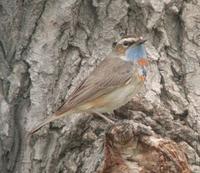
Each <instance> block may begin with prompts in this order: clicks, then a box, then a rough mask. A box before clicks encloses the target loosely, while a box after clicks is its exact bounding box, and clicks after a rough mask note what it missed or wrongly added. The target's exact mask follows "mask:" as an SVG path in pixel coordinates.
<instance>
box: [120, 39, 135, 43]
mask: <svg viewBox="0 0 200 173" xmlns="http://www.w3.org/2000/svg"><path fill="white" fill-rule="evenodd" d="M125 41H127V42H135V41H136V39H135V38H124V39H122V40H120V41H119V42H118V44H122V43H123V42H125Z"/></svg>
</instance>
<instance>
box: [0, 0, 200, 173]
mask: <svg viewBox="0 0 200 173" xmlns="http://www.w3.org/2000/svg"><path fill="white" fill-rule="evenodd" d="M124 31H127V32H128V33H131V34H135V35H138V36H144V37H147V38H148V41H147V42H146V49H147V52H148V56H149V59H151V60H150V65H149V69H148V76H147V82H146V85H145V88H146V89H145V91H141V93H140V94H138V95H137V96H136V97H134V98H133V99H132V101H131V102H129V103H128V104H127V105H125V106H123V107H122V108H120V109H118V110H116V111H115V115H114V116H115V118H116V119H118V121H119V122H118V123H116V125H114V126H110V125H109V124H108V123H106V122H105V121H104V120H102V119H101V118H98V117H96V116H92V115H89V114H78V115H72V116H70V117H66V118H63V119H61V120H57V121H55V122H53V123H51V124H50V125H47V126H45V127H44V128H42V129H41V130H40V131H39V132H37V133H36V134H34V135H33V136H31V137H30V136H28V135H27V133H28V131H30V129H31V128H32V127H33V126H35V125H36V124H38V123H39V122H40V121H41V120H42V119H44V118H45V117H47V116H50V115H51V113H52V112H54V111H55V110H56V109H57V108H58V107H59V106H60V105H61V104H62V103H63V102H64V100H65V99H66V98H67V97H68V95H69V94H70V93H71V92H72V91H73V89H74V88H75V87H76V86H77V84H78V83H80V82H81V80H82V79H84V78H85V77H86V76H87V75H88V74H89V73H90V72H91V70H92V69H93V68H95V67H96V65H97V64H98V63H99V62H100V61H101V60H102V59H103V58H105V57H106V55H107V54H108V53H109V52H110V51H111V49H112V43H113V41H115V40H116V39H117V38H118V37H119V33H121V32H124ZM11 172H12V173H95V172H98V173H154V172H155V173H179V172H181V173H189V172H193V173H199V172H200V0H0V173H11Z"/></svg>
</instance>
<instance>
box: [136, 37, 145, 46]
mask: <svg viewBox="0 0 200 173" xmlns="http://www.w3.org/2000/svg"><path fill="white" fill-rule="evenodd" d="M146 41H147V39H145V38H143V37H140V38H139V40H138V41H137V44H143V43H144V42H146Z"/></svg>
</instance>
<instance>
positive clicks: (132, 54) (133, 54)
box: [126, 44, 147, 62]
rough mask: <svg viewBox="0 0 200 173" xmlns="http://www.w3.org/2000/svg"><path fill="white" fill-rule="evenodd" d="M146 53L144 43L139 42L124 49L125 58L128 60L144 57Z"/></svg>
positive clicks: (135, 60) (134, 60)
mask: <svg viewBox="0 0 200 173" xmlns="http://www.w3.org/2000/svg"><path fill="white" fill-rule="evenodd" d="M146 57H147V54H146V51H145V47H144V44H139V45H138V46H135V47H129V48H128V49H127V50H126V58H127V60H128V61H133V62H137V61H138V60H139V59H140V58H146Z"/></svg>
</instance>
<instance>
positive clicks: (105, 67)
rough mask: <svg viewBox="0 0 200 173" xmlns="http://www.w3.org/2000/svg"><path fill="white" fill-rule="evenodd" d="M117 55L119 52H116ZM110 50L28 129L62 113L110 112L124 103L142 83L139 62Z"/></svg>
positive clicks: (53, 118)
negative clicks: (48, 113) (61, 101)
mask: <svg viewBox="0 0 200 173" xmlns="http://www.w3.org/2000/svg"><path fill="white" fill-rule="evenodd" d="M120 56H121V55H120ZM120 56H119V54H118V53H117V52H116V51H114V52H112V53H111V54H110V55H109V57H107V58H105V59H104V60H103V61H102V62H101V63H100V64H99V65H98V66H97V68H96V69H95V70H94V71H93V72H92V73H91V74H90V75H89V76H88V77H87V78H86V79H85V80H83V81H82V82H81V83H80V84H79V85H78V86H77V87H76V89H75V90H74V91H73V92H72V94H71V95H70V96H69V97H68V99H67V100H66V102H65V103H64V104H63V105H62V106H61V107H60V108H59V109H58V110H57V111H56V112H55V113H54V114H53V115H52V116H50V117H48V118H47V119H45V120H44V121H43V122H42V123H40V124H39V125H38V126H37V127H35V128H33V129H32V130H31V132H30V133H34V132H36V131H37V130H39V129H40V128H41V127H42V126H44V125H45V124H47V123H49V122H51V121H54V120H56V119H58V118H61V117H63V116H65V115H70V114H72V113H79V112H100V113H103V112H111V111H113V110H114V109H116V108H118V107H120V106H122V105H124V104H125V103H127V102H128V101H129V100H130V99H131V98H132V96H133V95H134V94H135V93H137V91H138V89H140V88H141V86H142V85H143V81H142V80H140V79H141V78H140V77H139V74H138V68H139V66H138V65H137V64H135V63H133V62H131V61H125V60H123V58H120Z"/></svg>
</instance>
